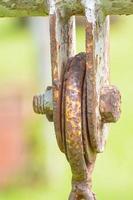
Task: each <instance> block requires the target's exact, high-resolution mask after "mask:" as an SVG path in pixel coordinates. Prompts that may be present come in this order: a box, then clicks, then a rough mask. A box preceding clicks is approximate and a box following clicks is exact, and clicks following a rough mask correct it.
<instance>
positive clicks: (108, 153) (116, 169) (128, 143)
mask: <svg viewBox="0 0 133 200" xmlns="http://www.w3.org/2000/svg"><path fill="white" fill-rule="evenodd" d="M1 27H3V29H4V30H5V34H3V30H2V29H1ZM7 30H8V32H10V33H11V34H7ZM9 35H10V37H9ZM110 40H111V44H110V47H111V49H110V50H111V52H110V55H111V57H110V63H111V70H110V73H111V82H112V84H114V85H117V86H118V88H119V89H120V91H121V94H122V116H121V119H120V121H119V122H118V123H116V124H112V125H111V131H110V135H109V138H108V142H107V146H106V150H105V152H104V153H103V154H101V155H99V156H98V159H97V163H96V168H95V172H94V182H93V184H94V191H95V192H96V194H97V197H98V199H105V200H119V199H120V200H125V199H126V200H132V199H133V189H132V188H133V159H132V158H133V156H132V147H133V106H132V104H133V103H132V102H133V87H132V85H133V59H132V58H133V17H125V16H124V17H121V18H120V21H119V22H118V23H116V24H114V25H113V26H112V27H111V38H110ZM0 42H1V46H0V55H1V56H0V66H2V67H1V69H0V73H1V76H0V77H1V79H2V80H3V81H4V80H6V79H11V80H14V79H16V80H18V79H22V80H21V81H25V79H26V80H27V79H29V78H30V76H32V75H33V76H35V75H34V74H33V73H32V70H33V68H32V67H30V66H32V64H33V65H34V62H33V56H34V50H33V46H34V45H33V43H32V41H31V39H30V35H29V33H28V32H27V31H26V30H21V31H20V30H18V29H13V28H12V26H11V25H10V23H9V22H7V24H6V22H2V24H1V23H0ZM83 43H84V36H83V33H82V30H81V29H79V30H78V47H77V51H78V52H79V51H83ZM18 49H19V52H18ZM12 58H13V59H12ZM12 70H13V71H12ZM33 72H34V70H33ZM45 124H46V129H45V132H46V135H45V139H46V142H47V145H46V146H47V155H46V158H45V159H46V161H47V170H46V173H47V178H48V180H47V182H46V185H44V186H41V187H33V186H27V187H26V186H23V187H22V186H20V187H19V186H18V187H12V188H10V189H8V190H3V191H1V192H0V200H18V199H19V200H29V199H32V200H44V199H47V200H65V199H67V195H68V193H69V191H70V178H71V173H70V168H69V165H68V163H67V161H66V159H65V157H64V155H63V154H61V153H60V151H59V149H58V147H57V144H56V140H55V135H54V129H53V126H51V124H49V123H48V122H46V121H45ZM47 130H49V133H50V134H48V133H47Z"/></svg>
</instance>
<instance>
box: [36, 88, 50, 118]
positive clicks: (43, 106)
mask: <svg viewBox="0 0 133 200" xmlns="http://www.w3.org/2000/svg"><path fill="white" fill-rule="evenodd" d="M33 110H34V112H35V113H37V114H46V117H47V119H48V120H49V121H51V122H52V121H53V98H52V87H51V86H48V87H47V89H46V92H45V93H44V94H41V95H35V96H34V97H33Z"/></svg>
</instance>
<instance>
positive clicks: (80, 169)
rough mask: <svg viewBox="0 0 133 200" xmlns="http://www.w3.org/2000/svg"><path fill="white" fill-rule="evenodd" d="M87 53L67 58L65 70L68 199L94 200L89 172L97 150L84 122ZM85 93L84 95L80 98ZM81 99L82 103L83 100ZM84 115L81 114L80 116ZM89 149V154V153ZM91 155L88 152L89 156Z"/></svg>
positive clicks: (90, 172)
mask: <svg viewBox="0 0 133 200" xmlns="http://www.w3.org/2000/svg"><path fill="white" fill-rule="evenodd" d="M85 73H86V54H85V53H80V54H78V55H77V56H75V57H74V58H72V59H70V61H68V63H67V66H66V71H65V73H64V83H63V86H64V88H63V90H64V96H63V97H62V98H63V101H62V104H64V116H63V117H64V119H63V122H64V128H65V140H66V152H65V153H66V156H67V159H68V161H69V163H70V166H71V170H72V191H71V194H70V197H69V199H70V200H76V199H77V200H78V199H85V200H94V199H95V197H94V195H93V193H92V192H91V175H92V169H93V166H94V163H95V158H96V153H95V152H93V150H92V148H91V146H90V142H89V131H88V129H87V127H85V125H87V123H86V110H85V109H84V106H85V107H86V105H85V104H86V100H85V99H86V95H84V92H86V90H85V89H83V88H84V87H85V88H86V86H85V85H86V81H85ZM83 96H84V97H83ZM83 101H84V103H83ZM83 115H84V117H82V116H83ZM90 152H91V153H90ZM90 154H91V155H90Z"/></svg>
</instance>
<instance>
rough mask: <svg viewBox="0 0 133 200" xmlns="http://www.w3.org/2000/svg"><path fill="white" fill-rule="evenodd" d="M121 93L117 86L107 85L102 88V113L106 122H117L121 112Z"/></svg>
mask: <svg viewBox="0 0 133 200" xmlns="http://www.w3.org/2000/svg"><path fill="white" fill-rule="evenodd" d="M120 105H121V95H120V92H119V90H118V89H117V88H116V87H115V86H112V85H110V86H106V87H103V88H102V89H101V95H100V113H101V118H102V121H103V122H104V123H111V122H116V121H118V119H119V118H120V114H121V109H120Z"/></svg>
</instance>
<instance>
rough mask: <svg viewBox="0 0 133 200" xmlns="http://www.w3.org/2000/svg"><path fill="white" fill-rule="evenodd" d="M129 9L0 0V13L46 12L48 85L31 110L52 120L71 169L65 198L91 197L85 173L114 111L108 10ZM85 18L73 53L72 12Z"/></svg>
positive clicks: (116, 99)
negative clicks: (80, 46) (81, 49)
mask: <svg viewBox="0 0 133 200" xmlns="http://www.w3.org/2000/svg"><path fill="white" fill-rule="evenodd" d="M130 14H133V1H132V0H30V1H29V0H21V1H16V0H8V1H7V0H0V17H19V16H45V15H49V17H50V37H51V39H50V40H51V41H50V42H51V63H52V80H53V82H52V87H48V88H47V90H46V93H45V94H43V95H40V96H35V97H34V100H33V107H34V110H35V112H37V113H41V114H46V115H47V118H48V119H49V120H50V121H54V124H55V132H56V138H57V142H58V145H59V148H60V150H61V151H62V152H63V153H65V155H66V158H67V160H68V162H69V163H70V166H71V169H72V174H73V176H72V191H71V193H70V196H69V200H81V199H85V200H95V199H96V197H95V195H94V194H93V193H92V191H91V175H92V171H93V168H94V163H95V159H96V155H97V153H100V152H102V151H103V150H104V146H105V142H106V138H107V133H108V123H110V122H115V121H117V120H118V118H119V116H120V93H119V91H118V90H117V89H116V87H114V86H111V85H110V83H109V58H108V55H109V52H108V46H109V16H108V15H130ZM74 15H83V16H85V18H86V52H85V53H80V54H78V55H75V18H74Z"/></svg>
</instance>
